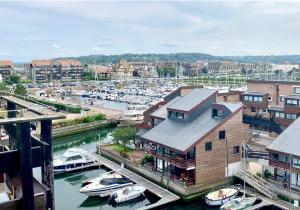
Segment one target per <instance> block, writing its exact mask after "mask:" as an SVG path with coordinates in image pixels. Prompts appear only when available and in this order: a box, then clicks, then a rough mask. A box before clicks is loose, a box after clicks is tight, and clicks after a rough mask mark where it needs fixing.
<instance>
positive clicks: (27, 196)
mask: <svg viewBox="0 0 300 210" xmlns="http://www.w3.org/2000/svg"><path fill="white" fill-rule="evenodd" d="M16 130H17V135H16V137H17V141H18V142H19V146H20V163H21V171H20V172H21V180H22V209H23V210H34V191H33V173H32V152H31V137H30V123H29V122H25V123H18V124H17V129H16Z"/></svg>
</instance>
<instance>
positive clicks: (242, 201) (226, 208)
mask: <svg viewBox="0 0 300 210" xmlns="http://www.w3.org/2000/svg"><path fill="white" fill-rule="evenodd" d="M255 201H256V197H244V196H243V197H238V198H235V199H233V200H231V201H229V202H227V203H225V204H224V205H223V206H221V209H223V210H242V209H246V208H248V207H250V206H253V204H254V203H255Z"/></svg>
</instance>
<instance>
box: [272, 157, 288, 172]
mask: <svg viewBox="0 0 300 210" xmlns="http://www.w3.org/2000/svg"><path fill="white" fill-rule="evenodd" d="M269 165H270V166H273V167H276V168H282V169H285V170H289V169H290V165H289V163H285V162H280V161H279V160H276V159H274V158H269Z"/></svg>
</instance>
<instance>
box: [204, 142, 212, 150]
mask: <svg viewBox="0 0 300 210" xmlns="http://www.w3.org/2000/svg"><path fill="white" fill-rule="evenodd" d="M211 150H212V142H211V141H210V142H206V143H205V151H211Z"/></svg>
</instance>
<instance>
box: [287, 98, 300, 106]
mask: <svg viewBox="0 0 300 210" xmlns="http://www.w3.org/2000/svg"><path fill="white" fill-rule="evenodd" d="M286 105H290V106H297V105H298V101H297V100H293V99H287V100H286Z"/></svg>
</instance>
